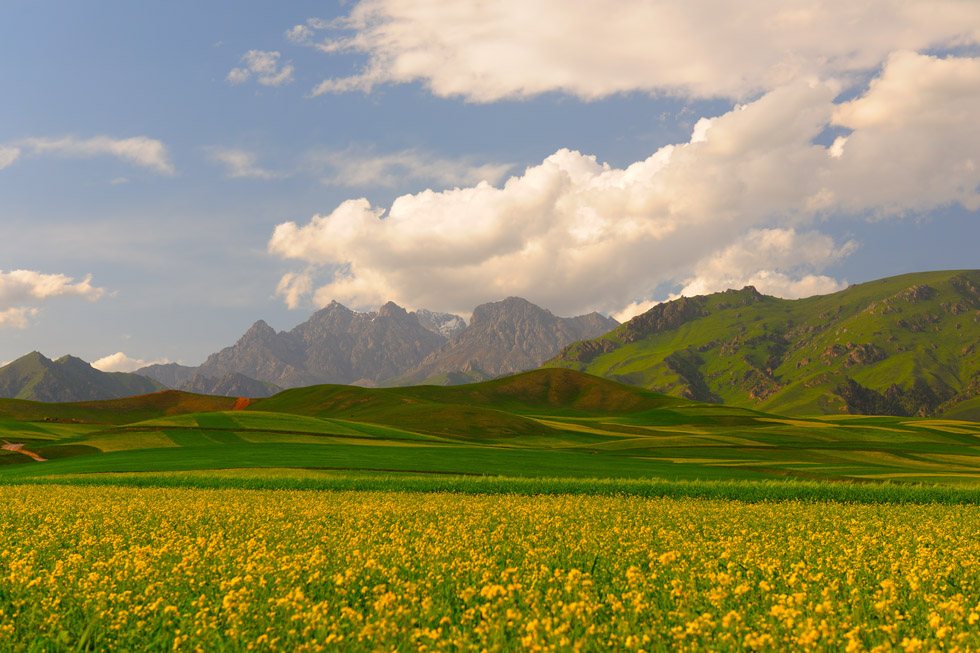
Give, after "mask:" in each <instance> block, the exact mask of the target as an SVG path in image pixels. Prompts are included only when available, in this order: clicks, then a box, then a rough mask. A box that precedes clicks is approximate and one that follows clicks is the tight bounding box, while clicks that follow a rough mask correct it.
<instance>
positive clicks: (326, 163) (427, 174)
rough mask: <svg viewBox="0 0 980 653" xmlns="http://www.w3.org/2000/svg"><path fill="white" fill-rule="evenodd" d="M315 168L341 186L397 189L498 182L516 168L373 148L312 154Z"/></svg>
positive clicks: (425, 153) (504, 164) (413, 152)
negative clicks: (413, 185) (422, 184)
mask: <svg viewBox="0 0 980 653" xmlns="http://www.w3.org/2000/svg"><path fill="white" fill-rule="evenodd" d="M309 159H310V163H311V165H312V166H313V167H314V168H317V169H321V170H323V178H322V179H323V182H324V183H325V184H329V185H337V186H354V187H368V186H384V187H388V188H394V187H397V186H399V185H404V184H406V183H410V182H428V183H432V184H435V185H438V186H441V187H444V188H445V187H452V186H458V185H475V184H478V183H479V182H481V181H488V182H490V183H492V184H493V183H497V182H498V181H500V180H501V179H502V178H503V176H504V175H505V174H507V171H508V170H510V169H511V168H512V167H513V164H510V163H503V164H498V163H485V164H477V163H474V162H473V161H472V160H471V159H467V158H463V159H447V158H441V157H438V156H435V155H433V154H430V153H427V152H420V151H418V150H402V151H401V152H393V153H386V154H378V153H375V152H373V151H371V150H369V149H365V148H358V147H349V148H347V149H346V150H342V151H336V150H320V151H317V152H314V153H312V154H311V155H310V157H309Z"/></svg>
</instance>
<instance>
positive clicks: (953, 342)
mask: <svg viewBox="0 0 980 653" xmlns="http://www.w3.org/2000/svg"><path fill="white" fill-rule="evenodd" d="M546 366H547V367H561V368H568V369H575V370H579V371H584V372H588V373H590V374H595V375H599V376H603V377H606V378H609V379H614V380H617V381H621V382H624V383H630V384H633V385H637V386H641V387H645V388H648V389H652V390H656V391H658V392H663V393H667V394H671V395H675V396H680V397H686V398H690V399H696V400H699V401H705V402H713V403H725V404H727V405H732V406H742V407H750V408H754V409H758V410H763V411H771V412H777V413H783V414H793V415H806V414H844V413H856V414H892V415H899V416H901V415H920V416H931V415H941V416H944V417H950V418H961V419H980V271H978V270H965V271H948V272H928V273H917V274H908V275H902V276H897V277H891V278H888V279H881V280H878V281H872V282H869V283H864V284H860V285H856V286H852V287H850V288H848V289H846V290H842V291H840V292H837V293H834V294H830V295H820V296H814V297H809V298H806V299H798V300H785V299H778V298H776V297H769V296H766V295H762V294H760V293H759V292H757V291H756V290H755V288H752V287H746V288H743V289H742V290H729V291H726V292H722V293H715V294H713V295H707V296H699V297H690V298H687V297H684V298H680V299H677V300H674V301H670V302H666V303H663V304H659V305H657V306H655V307H653V308H652V309H650V310H649V311H647V312H646V313H644V314H642V315H639V316H637V317H635V318H633V319H632V320H630V321H629V322H626V323H624V324H623V325H621V326H619V327H618V328H616V329H615V330H613V331H611V332H610V333H608V334H605V335H603V336H600V337H598V338H595V339H592V340H587V341H581V342H577V343H573V344H572V345H569V346H568V347H566V348H565V349H564V350H563V351H562V352H561V353H560V354H559V355H558V356H557V357H555V358H554V359H552V360H551V361H549V362H548V363H547V364H546Z"/></svg>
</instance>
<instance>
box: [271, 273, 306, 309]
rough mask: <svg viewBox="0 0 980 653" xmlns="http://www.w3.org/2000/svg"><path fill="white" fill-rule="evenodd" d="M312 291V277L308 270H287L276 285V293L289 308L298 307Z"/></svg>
mask: <svg viewBox="0 0 980 653" xmlns="http://www.w3.org/2000/svg"><path fill="white" fill-rule="evenodd" d="M312 292H313V278H312V276H311V275H310V273H309V272H287V273H286V274H284V275H283V276H282V279H280V280H279V285H278V286H277V287H276V294H277V295H280V296H282V298H283V301H285V302H286V306H288V307H289V308H299V307H300V306H301V305H302V303H303V299H304V298H306V297H307V296H309V295H310V293H312Z"/></svg>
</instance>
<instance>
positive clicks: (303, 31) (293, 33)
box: [286, 25, 315, 45]
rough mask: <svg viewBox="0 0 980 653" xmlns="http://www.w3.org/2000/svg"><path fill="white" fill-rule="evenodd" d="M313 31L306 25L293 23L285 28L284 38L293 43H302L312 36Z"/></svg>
mask: <svg viewBox="0 0 980 653" xmlns="http://www.w3.org/2000/svg"><path fill="white" fill-rule="evenodd" d="M314 33H315V32H314V31H313V29H312V28H310V26H308V25H294V26H293V27H291V28H290V29H288V30H286V38H287V39H288V40H289V41H291V42H293V43H296V44H298V45H303V44H306V43H308V42H309V40H310V39H311V38H313V34H314Z"/></svg>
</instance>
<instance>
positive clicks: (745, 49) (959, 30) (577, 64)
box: [294, 0, 980, 102]
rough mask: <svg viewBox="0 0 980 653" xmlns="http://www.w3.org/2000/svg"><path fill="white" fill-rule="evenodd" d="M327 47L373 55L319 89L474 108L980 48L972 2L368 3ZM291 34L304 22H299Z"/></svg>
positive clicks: (789, 76) (755, 84) (815, 71)
mask: <svg viewBox="0 0 980 653" xmlns="http://www.w3.org/2000/svg"><path fill="white" fill-rule="evenodd" d="M302 27H303V29H302V30H301V33H302V34H303V35H304V38H309V34H308V33H307V30H309V29H327V30H330V32H328V34H329V36H328V38H327V39H326V40H324V41H322V42H321V43H319V44H317V47H318V48H319V49H320V50H322V51H323V52H326V53H329V54H333V53H342V52H353V53H359V54H363V55H365V56H366V57H367V62H366V64H365V65H364V68H363V70H362V71H361V72H359V73H358V74H356V75H353V76H350V77H344V78H334V79H327V80H325V81H323V82H322V83H321V84H319V85H318V86H317V87H316V88H315V89H314V94H315V95H316V94H322V93H340V92H348V91H370V90H371V89H372V88H374V87H375V86H378V85H380V84H387V83H394V84H400V83H409V82H421V83H423V84H424V85H425V86H427V87H428V88H429V89H430V90H431V91H432V92H433V93H435V94H436V95H439V96H442V97H449V96H460V97H463V98H466V99H467V100H470V101H475V102H492V101H495V100H500V99H502V98H513V97H529V96H532V95H536V94H540V93H545V92H549V91H560V92H564V93H568V94H571V95H575V96H578V97H581V98H585V99H595V98H600V97H605V96H609V95H612V94H616V93H622V92H629V91H647V92H655V93H662V92H668V93H675V94H680V95H685V96H695V97H719V96H720V97H729V98H738V99H746V98H750V97H752V96H754V95H756V94H758V93H760V92H764V91H766V90H770V89H772V88H775V87H778V86H781V85H784V84H787V83H789V82H791V81H793V80H796V79H804V78H826V77H847V76H850V75H853V74H855V73H856V72H859V71H867V70H873V69H874V68H875V67H877V66H878V65H879V64H880V62H881V61H883V60H884V59H885V58H886V57H887V56H888V54H889V53H891V52H893V51H896V50H922V49H925V48H930V47H942V46H956V45H963V44H975V43H978V42H980V3H977V2H976V1H975V0H908V1H906V2H901V3H896V2H894V1H893V0H864V1H862V2H853V1H852V0H826V1H824V2H819V3H815V2H812V0H744V1H742V2H729V1H728V0H691V1H689V2H670V3H662V2H660V3H652V2H649V1H648V0H621V1H619V2H616V3H613V4H609V3H603V2H575V3H569V2H565V1H563V0H531V1H528V0H497V1H496V2H475V1H462V2H454V3H451V4H445V3H431V2H418V1H417V0H362V1H361V2H358V3H357V4H356V5H355V6H354V7H353V8H352V10H351V12H350V14H349V15H348V16H347V17H346V18H345V19H341V20H340V21H333V22H331V23H316V22H314V21H310V22H308V23H307V25H306V26H302ZM294 29H295V28H294Z"/></svg>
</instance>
